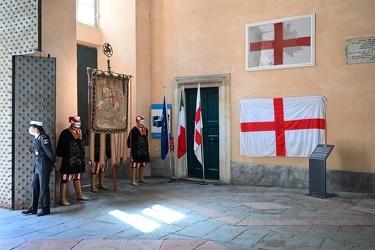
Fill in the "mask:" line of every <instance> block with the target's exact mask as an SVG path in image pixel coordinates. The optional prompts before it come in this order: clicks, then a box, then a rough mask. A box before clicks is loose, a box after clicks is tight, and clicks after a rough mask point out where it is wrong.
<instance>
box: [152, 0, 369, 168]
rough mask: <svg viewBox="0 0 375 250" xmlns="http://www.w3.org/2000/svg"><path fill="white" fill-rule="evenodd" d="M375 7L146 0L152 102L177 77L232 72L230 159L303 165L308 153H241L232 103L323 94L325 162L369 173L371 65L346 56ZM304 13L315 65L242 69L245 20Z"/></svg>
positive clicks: (299, 0)
mask: <svg viewBox="0 0 375 250" xmlns="http://www.w3.org/2000/svg"><path fill="white" fill-rule="evenodd" d="M374 12H375V1H373V0H344V1H343V0H331V1H326V0H316V1H310V0H284V1H280V0H252V1H246V0H232V1H227V0H205V1H201V0H189V1H182V0H180V1H171V0H159V1H152V2H151V41H152V43H151V72H152V78H151V82H152V83H153V84H152V85H151V91H152V93H155V94H154V95H152V96H151V102H152V103H160V102H161V100H162V93H163V92H162V91H161V89H162V87H163V86H164V85H166V84H167V88H168V92H167V95H168V96H170V97H172V96H173V95H172V93H173V92H172V91H173V85H172V83H173V78H174V77H175V76H194V75H205V74H218V73H230V74H231V90H230V91H231V110H230V112H231V117H232V121H231V126H232V135H231V136H232V153H231V160H232V161H237V162H253V163H265V164H277V165H289V166H303V167H307V166H308V159H307V158H288V157H277V158H276V157H272V158H251V157H246V156H241V155H240V153H239V151H240V150H239V131H238V129H239V109H238V105H237V103H238V101H239V100H241V99H246V98H260V97H268V98H272V97H298V96H308V95H323V96H325V97H326V98H327V143H329V144H334V145H335V149H334V150H333V152H332V154H331V156H330V157H329V158H328V162H327V167H328V168H330V169H338V170H351V171H363V172H375V155H374V154H373V149H374V148H375V140H374V139H375V132H374V128H373V124H374V123H375V112H373V111H372V109H373V107H374V106H375V98H374V97H373V94H374V93H375V84H374V79H375V64H374V63H366V64H356V65H354V64H351V65H348V64H346V59H345V55H344V50H345V45H346V40H347V39H349V38H357V37H366V36H374V35H375V15H374ZM308 13H316V66H315V67H305V68H294V69H280V70H267V71H258V72H246V71H245V42H246V37H245V35H246V31H245V25H246V24H248V23H253V22H260V21H267V20H273V19H277V18H284V17H290V16H298V15H304V14H308ZM174 104H177V102H176V101H175V102H174ZM174 115H176V114H174ZM174 133H176V132H175V131H174ZM156 143H157V142H153V143H152V145H153V146H155V145H156Z"/></svg>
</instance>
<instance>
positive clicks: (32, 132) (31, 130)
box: [29, 127, 35, 136]
mask: <svg viewBox="0 0 375 250" xmlns="http://www.w3.org/2000/svg"><path fill="white" fill-rule="evenodd" d="M29 134H30V135H32V136H35V134H34V131H33V128H32V127H30V128H29Z"/></svg>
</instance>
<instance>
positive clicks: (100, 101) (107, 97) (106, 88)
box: [90, 70, 129, 134]
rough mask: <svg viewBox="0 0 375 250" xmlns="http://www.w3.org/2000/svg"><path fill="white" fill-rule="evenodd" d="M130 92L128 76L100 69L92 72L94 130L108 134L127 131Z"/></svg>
mask: <svg viewBox="0 0 375 250" xmlns="http://www.w3.org/2000/svg"><path fill="white" fill-rule="evenodd" d="M128 92H129V77H128V76H126V75H121V74H113V73H108V72H101V71H98V70H94V71H93V72H92V95H91V96H92V100H91V122H90V123H91V130H92V131H94V132H95V133H107V134H112V133H121V132H125V131H127V124H128V96H129V95H128Z"/></svg>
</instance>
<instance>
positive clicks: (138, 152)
mask: <svg viewBox="0 0 375 250" xmlns="http://www.w3.org/2000/svg"><path fill="white" fill-rule="evenodd" d="M135 121H136V123H137V125H136V126H134V127H133V128H132V129H131V130H130V132H129V135H128V139H127V146H128V148H130V155H129V160H130V163H131V173H130V175H131V176H130V178H131V184H132V185H133V186H138V184H137V182H136V180H135V179H136V178H135V176H136V171H137V168H138V169H139V173H138V182H140V183H148V181H146V180H145V179H144V178H143V175H144V171H145V166H146V162H150V155H149V148H148V130H147V128H146V127H145V126H144V123H145V118H144V117H143V116H142V115H139V116H136V117H135Z"/></svg>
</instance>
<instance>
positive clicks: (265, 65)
mask: <svg viewBox="0 0 375 250" xmlns="http://www.w3.org/2000/svg"><path fill="white" fill-rule="evenodd" d="M314 24H315V18H314V15H304V16H298V17H291V18H283V19H278V20H272V21H267V22H259V23H253V24H248V25H247V52H246V53H247V70H261V69H272V68H286V67H303V66H313V65H315V25H314Z"/></svg>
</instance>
